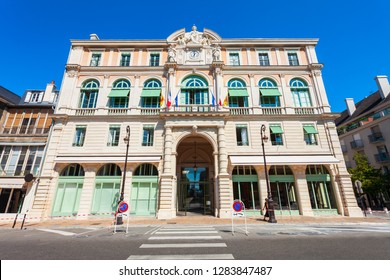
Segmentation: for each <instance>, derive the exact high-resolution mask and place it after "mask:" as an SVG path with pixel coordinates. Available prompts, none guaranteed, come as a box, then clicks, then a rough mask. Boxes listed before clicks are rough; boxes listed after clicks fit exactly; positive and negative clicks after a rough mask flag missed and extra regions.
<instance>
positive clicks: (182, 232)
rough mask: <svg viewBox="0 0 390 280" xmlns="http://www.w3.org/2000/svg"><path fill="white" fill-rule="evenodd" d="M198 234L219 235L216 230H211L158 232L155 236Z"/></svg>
mask: <svg viewBox="0 0 390 280" xmlns="http://www.w3.org/2000/svg"><path fill="white" fill-rule="evenodd" d="M188 233H191V234H195V233H196V234H198V233H218V231H216V230H212V231H211V230H210V231H204V230H203V231H158V232H156V233H155V234H188Z"/></svg>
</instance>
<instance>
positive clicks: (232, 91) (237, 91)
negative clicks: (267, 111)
mask: <svg viewBox="0 0 390 280" xmlns="http://www.w3.org/2000/svg"><path fill="white" fill-rule="evenodd" d="M229 96H236V97H237V96H238V97H246V96H248V91H247V90H246V88H241V89H237V88H236V89H229Z"/></svg>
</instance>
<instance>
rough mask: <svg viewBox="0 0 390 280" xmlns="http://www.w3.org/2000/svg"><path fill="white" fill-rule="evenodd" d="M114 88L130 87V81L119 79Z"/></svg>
mask: <svg viewBox="0 0 390 280" xmlns="http://www.w3.org/2000/svg"><path fill="white" fill-rule="evenodd" d="M113 88H116V89H127V88H130V82H129V81H128V80H124V79H121V80H118V81H116V82H115V83H114V86H113Z"/></svg>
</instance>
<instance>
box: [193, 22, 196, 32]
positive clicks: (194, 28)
mask: <svg viewBox="0 0 390 280" xmlns="http://www.w3.org/2000/svg"><path fill="white" fill-rule="evenodd" d="M192 31H196V25H195V23H194V24H193V25H192Z"/></svg>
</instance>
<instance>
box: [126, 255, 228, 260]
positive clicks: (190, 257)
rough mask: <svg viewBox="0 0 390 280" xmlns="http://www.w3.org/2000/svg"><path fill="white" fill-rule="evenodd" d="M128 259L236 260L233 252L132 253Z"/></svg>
mask: <svg viewBox="0 0 390 280" xmlns="http://www.w3.org/2000/svg"><path fill="white" fill-rule="evenodd" d="M127 259H128V260H234V257H233V255H232V254H198V255H131V256H129V257H128V258H127Z"/></svg>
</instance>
